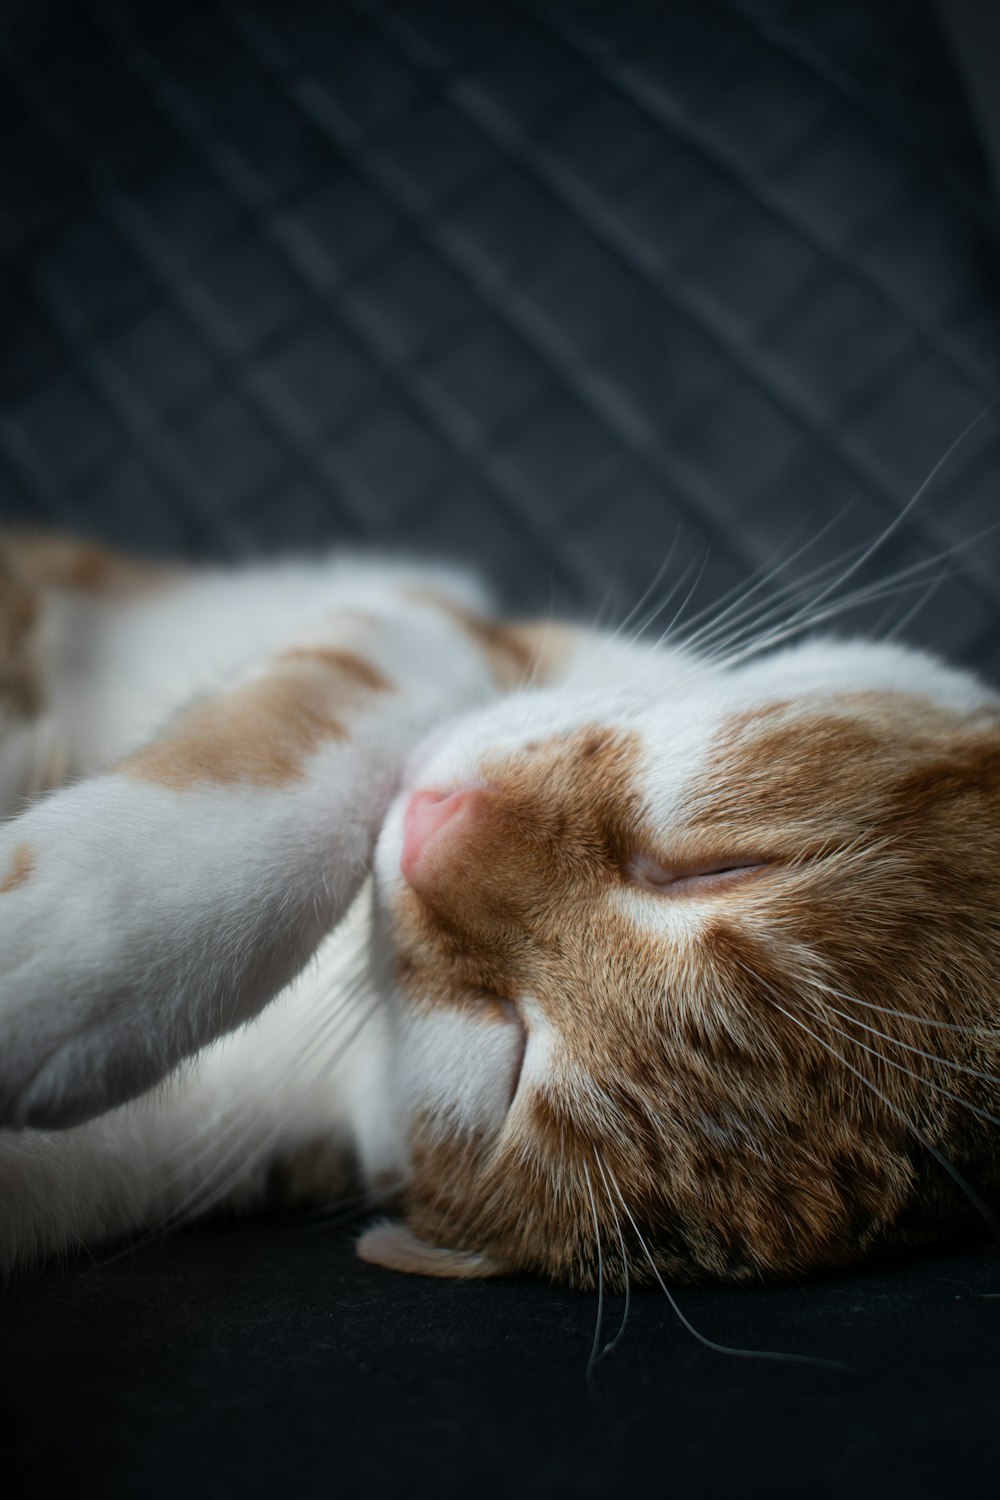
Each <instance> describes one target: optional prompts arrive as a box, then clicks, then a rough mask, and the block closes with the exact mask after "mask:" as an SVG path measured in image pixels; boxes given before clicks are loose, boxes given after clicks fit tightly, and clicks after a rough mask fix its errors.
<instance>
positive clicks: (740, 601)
mask: <svg viewBox="0 0 1000 1500" xmlns="http://www.w3.org/2000/svg"><path fill="white" fill-rule="evenodd" d="M852 503H853V502H849V503H848V505H846V506H844V507H843V509H842V510H841V511H839V512H838V513H837V515H835V516H834V517H833V519H832V520H830V521H828V522H827V523H826V525H825V526H822V527H820V529H819V531H817V532H816V533H815V534H814V535H813V536H811V537H810V539H809V540H808V541H807V542H804V543H803V544H802V546H800V547H798V548H796V550H795V551H794V552H792V553H791V554H790V555H789V556H788V557H786V558H783V559H782V560H781V561H780V562H779V563H777V564H775V566H774V567H772V568H769V569H768V570H767V571H766V572H761V570H760V569H758V570H757V572H759V573H760V577H756V578H755V577H754V575H751V578H750V580H749V581H748V583H747V584H742V583H741V584H738V585H736V586H735V587H734V588H732V589H729V590H728V591H727V592H726V593H725V594H723V595H722V598H721V600H717V601H715V603H713V604H711V605H706V606H705V607H704V608H703V609H700V610H698V612H697V613H696V614H695V615H694V616H693V617H692V619H691V620H690V621H689V622H688V624H687V625H686V626H685V629H684V632H683V633H682V634H681V635H680V636H679V637H678V640H677V642H676V644H678V645H680V646H683V647H684V648H685V649H687V650H696V651H697V650H700V649H701V648H702V645H703V643H704V642H705V641H711V640H712V639H714V638H715V637H717V636H718V635H725V633H726V632H728V631H731V630H733V629H734V628H735V625H736V624H737V623H738V624H739V625H740V626H741V628H742V627H743V626H744V625H745V622H747V621H748V620H752V619H754V618H755V617H756V615H757V614H758V613H759V612H760V611H763V610H768V609H772V608H774V607H775V606H776V604H777V603H778V599H776V598H775V597H774V594H769V595H767V596H766V597H765V598H764V599H758V600H756V602H751V601H753V600H754V598H755V596H756V595H757V594H759V593H760V592H761V591H762V590H764V589H766V588H767V587H768V585H770V584H773V583H774V580H775V579H777V578H779V577H780V576H781V574H782V573H784V572H786V571H787V569H788V568H790V567H792V566H793V565H794V564H795V563H796V562H798V560H799V558H801V557H804V556H806V554H807V553H808V552H810V551H811V550H812V548H813V547H815V546H817V545H818V543H819V542H820V541H822V539H823V537H824V536H826V534H827V533H828V532H829V531H831V530H832V529H833V528H834V527H835V526H837V525H838V524H839V523H840V522H841V521H842V520H843V518H844V516H846V515H847V513H848V512H849V510H850V508H851V504H852ZM861 545H862V546H863V545H864V544H861ZM860 550H861V546H859V545H855V546H854V547H849V548H847V549H846V550H845V551H844V552H842V553H840V555H839V556H837V557H834V558H831V559H829V560H827V561H826V562H824V563H820V564H819V565H818V566H816V567H815V568H811V569H810V570H809V571H808V572H807V573H804V574H802V575H801V576H800V577H797V578H792V579H789V580H788V581H787V582H786V583H781V584H778V585H777V588H776V590H775V593H776V594H777V595H778V596H779V598H780V597H781V596H785V601H786V604H787V601H788V599H789V598H796V597H798V596H800V595H804V594H807V593H808V592H809V590H810V588H811V587H812V585H813V584H814V583H817V582H819V581H820V580H821V579H823V578H824V577H826V576H828V575H829V574H830V573H832V572H834V571H835V570H836V569H838V568H840V567H842V566H843V565H845V564H846V563H849V562H850V561H851V560H852V559H853V558H854V557H855V556H856V555H857V553H858V552H859V551H860ZM734 595H735V597H733V596H734ZM727 600H731V602H730V603H728V604H726V601H727ZM720 603H721V604H724V605H725V608H723V609H719V608H718V605H719V604H720ZM701 619H705V620H706V624H705V625H703V626H701V627H700V628H699V629H697V630H692V628H691V627H692V626H694V625H696V624H697V622H698V621H699V620H701ZM727 621H728V623H727Z"/></svg>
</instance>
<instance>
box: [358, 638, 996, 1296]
mask: <svg viewBox="0 0 1000 1500" xmlns="http://www.w3.org/2000/svg"><path fill="white" fill-rule="evenodd" d="M588 653H589V654H588ZM376 877H377V888H378V906H379V911H380V916H379V921H380V923H381V924H382V926H383V928H384V937H385V939H386V943H385V946H386V949H387V951H388V952H389V953H390V954H391V963H392V966H393V973H392V987H393V998H392V1001H391V1005H390V1019H389V1036H390V1046H389V1062H388V1067H389V1073H390V1082H391V1097H392V1100H393V1110H394V1114H393V1117H392V1120H391V1122H390V1135H392V1138H393V1144H392V1148H391V1153H390V1154H392V1153H394V1159H393V1161H392V1162H388V1161H387V1163H386V1170H397V1171H399V1172H401V1173H402V1176H403V1178H404V1180H405V1183H406V1186H405V1188H404V1190H403V1193H402V1197H401V1204H400V1210H401V1215H402V1217H401V1219H400V1220H399V1221H397V1222H395V1223H392V1224H388V1225H383V1226H380V1227H378V1228H376V1229H374V1230H371V1231H369V1233H368V1234H367V1235H366V1236H365V1238H364V1239H363V1241H362V1246H361V1249H362V1254H364V1255H366V1256H367V1257H368V1258H370V1259H374V1260H376V1261H379V1262H381V1263H383V1264H388V1265H393V1266H396V1267H398V1268H401V1269H412V1270H417V1271H425V1272H430V1273H437V1274H444V1275H471V1276H477V1275H489V1274H494V1273H502V1272H506V1271H512V1272H529V1273H541V1274H544V1275H549V1276H554V1277H557V1278H559V1279H565V1280H570V1281H573V1282H577V1283H584V1284H588V1283H591V1282H593V1281H594V1279H595V1278H596V1273H597V1267H598V1261H599V1258H603V1264H604V1269H605V1273H606V1275H607V1276H608V1277H609V1279H610V1281H611V1282H612V1283H619V1284H620V1283H621V1282H622V1281H623V1280H624V1276H625V1263H626V1261H627V1264H628V1269H629V1271H630V1273H631V1275H632V1277H633V1278H639V1279H642V1278H643V1277H646V1278H648V1277H649V1276H650V1275H652V1274H653V1266H654V1263H655V1266H656V1268H657V1269H658V1270H659V1271H662V1272H664V1273H666V1274H669V1275H672V1276H681V1277H685V1278H693V1277H694V1278H697V1277H722V1278H728V1279H738V1280H744V1279H749V1278H754V1277H759V1276H765V1277H767V1276H775V1275H795V1274H801V1273H806V1272H809V1271H813V1270H817V1269H820V1268H823V1267H828V1266H834V1265H839V1264H845V1263H848V1262H851V1261H854V1260H857V1259H859V1258H860V1257H862V1256H863V1255H865V1254H866V1253H870V1252H872V1251H873V1250H875V1249H876V1248H879V1247H882V1246H885V1245H887V1244H890V1243H893V1242H899V1241H906V1240H909V1241H913V1242H916V1241H919V1240H920V1239H921V1238H927V1237H931V1236H933V1235H935V1234H939V1233H940V1232H941V1230H942V1228H943V1226H945V1225H946V1224H949V1223H952V1222H953V1221H954V1219H955V1217H956V1214H958V1215H960V1214H961V1211H962V1210H961V1209H960V1208H959V1205H960V1204H964V1203H965V1200H964V1199H963V1198H962V1196H961V1194H960V1192H959V1189H958V1187H957V1185H956V1178H955V1176H954V1175H950V1174H957V1176H959V1177H962V1178H965V1177H966V1176H970V1177H973V1178H975V1179H976V1180H977V1182H978V1183H979V1184H980V1186H982V1185H983V1184H984V1183H985V1184H986V1187H987V1190H989V1189H991V1188H995V1187H996V1185H997V1183H998V1181H1000V1149H998V1147H1000V1130H997V1128H996V1127H995V1126H994V1125H993V1124H992V1122H991V1121H990V1120H989V1119H987V1118H986V1116H987V1115H990V1114H994V1115H995V1114H997V1113H998V1112H1000V1086H998V1085H997V1084H996V1083H995V1082H992V1083H991V1082H990V1081H988V1079H987V1077H986V1076H985V1075H996V1074H997V1073H998V1072H1000V1032H998V1029H997V1028H998V1026H1000V1004H998V1000H997V994H998V985H1000V702H998V700H997V699H996V698H995V697H993V696H991V695H990V694H988V693H987V692H986V691H985V690H984V689H983V688H981V687H980V686H979V685H978V684H977V683H975V682H974V681H973V680H972V679H970V678H969V677H968V676H966V675H965V674H963V673H960V672H957V671H953V670H951V669H948V668H945V667H944V666H942V665H941V664H939V663H938V662H936V661H934V660H932V659H930V658H928V657H925V656H923V655H919V654H916V653H913V652H908V651H904V650H903V649H901V648H897V647H888V646H874V645H863V644H851V643H848V644H839V643H836V642H814V643H810V644H807V645H805V646H802V647H799V648H796V649H793V650H790V651H787V652H785V653H782V654H780V655H776V656H773V657H771V658H769V659H765V660H761V661H757V662H754V663H751V664H747V665H744V666H742V667H740V668H734V669H730V670H722V669H717V668H712V667H710V666H708V665H704V664H700V663H698V662H696V661H694V660H691V659H688V658H686V657H683V656H677V655H667V654H663V653H659V654H656V653H652V654H651V653H650V652H648V651H646V650H644V649H642V648H639V647H631V648H630V647H626V646H623V645H620V644H617V643H607V642H605V643H603V644H601V643H597V644H596V645H592V646H591V647H589V648H587V647H581V648H579V650H578V652H577V656H576V658H575V660H573V661H570V662H568V663H567V664H566V665H565V666H564V670H563V681H562V684H561V685H557V686H550V687H547V688H544V689H542V690H539V691H530V692H523V693H519V694H516V695H514V696H512V697H510V698H507V699H505V700H503V701H502V702H500V703H499V704H498V705H496V706H495V707H493V708H491V709H489V710H487V711H484V712H482V713H480V714H478V715H474V716H470V717H469V718H467V719H466V720H464V721H461V722H459V723H457V724H456V725H455V726H454V727H453V728H452V729H450V730H448V731H445V732H443V733H440V734H438V735H437V736H435V737H434V738H433V739H432V740H431V741H430V742H428V744H427V745H425V746H424V747H423V748H422V749H421V750H420V751H419V752H418V754H417V755H416V756H415V758H414V760H413V762H412V765H411V768H410V772H409V774H408V776H407V780H406V785H405V786H404V789H403V791H402V793H401V794H400V796H399V798H398V799H397V801H396V804H395V805H394V807H393V809H392V811H391V813H390V815H389V817H388V819H387V821H386V825H385V828H384V831H383V835H382V838H381V842H380V846H379V850H378V856H377V867H376Z"/></svg>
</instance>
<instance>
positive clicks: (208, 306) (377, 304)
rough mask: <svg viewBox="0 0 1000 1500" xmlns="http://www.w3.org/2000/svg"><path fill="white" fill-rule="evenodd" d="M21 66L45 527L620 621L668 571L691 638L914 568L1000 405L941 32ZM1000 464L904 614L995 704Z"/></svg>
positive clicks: (898, 7) (25, 14)
mask: <svg viewBox="0 0 1000 1500" xmlns="http://www.w3.org/2000/svg"><path fill="white" fill-rule="evenodd" d="M0 67H2V72H3V77H4V85H5V86H4V89H3V102H2V106H0V107H2V112H3V131H2V142H3V147H2V149H3V153H4V154H3V158H2V160H0V246H2V247H3V250H4V251H5V253H6V255H7V257H8V261H7V274H6V276H5V278H4V290H3V296H4V298H5V300H6V301H7V302H8V304H9V305H8V311H7V316H6V318H5V319H4V325H5V327H6V328H7V330H8V331H7V335H6V337H5V338H4V340H3V345H2V348H0V502H2V505H3V510H4V511H5V512H12V511H13V512H18V513H21V514H24V515H27V516H30V517H38V518H40V519H44V520H46V521H48V520H52V521H56V522H59V523H61V524H67V525H72V526H77V527H81V526H82V527H86V528H89V529H92V530H96V531H99V532H101V533H104V534H108V535H111V536H113V537H115V538H117V539H119V540H120V541H122V542H125V543H132V544H137V545H141V546H146V547H160V548H171V549H181V550H186V551H196V552H210V553H223V554H229V555H233V554H236V555H239V554H242V553H244V552H246V551H248V550H259V549H268V550H270V549H273V548H274V547H276V546H280V547H283V548H301V547H314V546H316V545H320V544H328V543H331V542H337V541H351V542H356V541H358V540H361V541H364V542H372V543H375V544H377V545H383V546H384V545H386V544H390V545H393V546H406V547H411V548H412V547H416V548H419V549H424V550H430V551H433V552H441V551H446V552H450V553H453V554H457V555H460V556H466V557H469V558H472V559H473V560H475V561H477V562H478V563H479V564H480V565H481V566H483V567H484V568H485V569H486V570H487V571H488V572H489V573H490V574H491V575H492V576H493V577H494V578H495V579H496V581H497V583H498V584H499V585H500V587H501V588H502V589H503V590H504V591H505V592H506V594H507V595H508V596H510V597H511V598H512V599H513V600H514V601H515V602H518V603H534V604H536V605H537V604H543V605H546V606H547V605H548V604H549V602H550V600H552V601H554V602H556V603H557V604H559V605H561V606H566V607H575V608H577V609H579V610H581V611H583V612H593V611H596V610H597V609H598V608H599V607H602V606H603V607H604V608H605V609H606V610H607V611H609V612H610V613H611V614H612V615H613V614H616V613H621V612H622V611H623V610H624V609H625V608H626V607H627V606H628V605H629V604H630V603H631V602H632V601H633V600H634V598H635V597H636V596H637V595H638V594H639V593H640V592H641V591H642V589H643V588H645V587H646V586H647V585H648V584H650V583H651V581H652V580H653V578H654V577H655V575H656V573H657V570H658V569H659V567H660V565H661V564H662V563H664V561H665V559H666V558H667V556H668V554H669V555H670V561H669V565H668V566H667V568H666V573H665V586H666V587H669V586H670V585H671V584H677V585H678V589H679V592H678V595H677V602H678V604H680V603H681V602H683V601H684V599H685V598H686V597H687V595H688V594H689V592H690V599H689V600H688V602H687V605H686V614H685V615H684V618H688V617H689V616H690V615H691V614H694V613H696V612H697V610H698V609H699V608H700V607H703V606H704V605H706V604H710V603H711V601H712V600H714V599H717V598H718V597H719V596H720V595H721V594H722V593H724V592H725V591H726V590H727V589H730V588H732V587H734V586H736V585H738V584H740V583H741V582H744V581H745V580H746V579H747V578H748V577H750V576H755V575H756V574H757V572H758V570H761V569H765V570H766V569H768V568H769V567H773V566H774V565H775V564H776V563H777V562H778V561H779V560H780V559H781V558H782V557H783V556H787V555H788V554H789V553H791V552H794V551H796V550H797V549H798V548H799V547H802V546H803V545H804V544H805V543H807V542H808V541H809V539H810V538H811V537H815V536H816V534H817V533H818V532H819V531H820V530H821V529H822V528H823V527H826V526H827V525H828V524H830V523H831V522H833V520H834V517H836V516H838V515H839V514H840V513H841V511H842V510H843V509H844V508H845V507H846V508H847V510H846V514H844V515H842V516H841V518H840V520H839V521H837V522H836V523H835V524H833V526H832V529H831V530H830V531H828V532H826V533H824V535H823V536H822V537H820V539H819V541H817V542H816V543H815V545H814V546H813V548H812V549H810V550H809V551H807V552H806V553H805V555H804V556H803V557H802V558H801V559H799V560H798V561H797V562H794V563H792V564H791V565H790V567H789V569H788V571H787V573H786V574H784V575H782V577H783V578H786V579H788V580H793V579H794V578H796V577H797V576H800V575H801V574H803V573H805V572H808V571H809V570H810V569H812V568H813V567H815V566H817V565H818V564H819V563H822V562H824V561H826V560H828V559H829V558H830V557H832V556H834V555H836V554H838V553H839V552H841V551H845V550H847V549H848V548H850V547H851V546H853V545H856V544H858V543H860V542H862V541H863V540H865V539H871V538H872V537H874V536H875V535H876V534H878V533H879V532H880V531H881V530H882V529H883V528H885V527H886V526H887V525H888V524H889V523H890V522H891V521H892V519H893V517H894V516H896V515H898V513H899V510H900V508H901V506H902V505H903V504H904V503H905V502H906V501H907V500H908V499H909V498H910V497H911V496H912V495H913V494H914V492H915V490H916V489H917V487H918V486H919V485H920V484H921V482H922V481H923V480H924V479H926V478H927V476H928V474H929V473H930V471H931V470H932V468H933V466H934V465H935V464H936V463H937V461H938V460H939V459H941V457H942V456H943V454H944V453H945V451H946V450H947V449H948V447H949V445H950V444H951V443H952V442H953V441H954V440H955V439H956V438H957V437H958V436H959V435H960V434H961V433H962V431H963V430H964V429H965V428H966V427H967V425H968V424H969V423H970V422H972V421H973V420H974V419H975V418H976V417H977V416H979V415H980V414H981V413H982V412H983V411H984V409H985V408H986V407H987V406H988V404H989V402H990V401H991V400H993V398H994V397H995V395H996V394H997V390H998V372H1000V302H998V296H997V291H996V284H995V272H994V267H995V257H996V222H995V215H994V209H993V205H992V203H991V202H990V200H989V196H988V188H987V183H986V178H985V174H984V172H983V169H982V166H981V162H980V159H979V155H978V152H977V149H976V146H975V143H974V140H973V138H972V133H971V128H970V126H969V123H968V120H967V117H966V112H965V108H964V104H963V102H962V99H961V97H960V94H959V91H958V86H957V84H956V80H955V77H954V76H953V73H952V71H951V69H950V67H949V65H948V63H947V60H946V58H945V57H944V56H943V52H942V40H941V38H940V36H939V35H938V34H937V33H936V31H935V27H934V23H933V20H932V19H931V17H930V16H929V15H928V14H927V13H926V12H925V10H924V9H923V7H921V6H919V5H916V6H915V5H913V4H903V3H900V4H879V5H875V6H865V5H861V4H855V5H851V4H846V5H845V4H843V3H837V0H823V3H819V4H817V3H812V0H810V3H801V0H708V3H704V0H700V3H671V4H669V5H654V4H646V3H642V0H625V3H621V4H607V3H600V0H591V3H574V4H569V5H567V4H565V3H562V0H552V3H548V4H528V3H522V4H516V3H507V4H503V3H493V0H477V3H476V4H475V5H470V4H464V3H462V0H419V3H416V4H412V3H410V4H407V3H399V4H377V3H357V4H354V5H334V6H331V5H330V4H320V3H307V0H289V3H288V4H286V5H283V6H281V7H277V6H274V5H272V4H269V3H267V0H260V3H257V4H252V3H232V4H220V5H217V6H207V7H206V6H201V5H192V4H183V3H177V0H142V3H139V4H124V3H120V0H119V3H115V0H100V3H97V0H94V3H90V0H83V3H76V4H70V3H66V0H32V3H30V4H22V5H19V6H18V5H15V6H13V7H8V9H7V15H6V18H5V20H3V21H0ZM998 431H1000V415H996V416H990V415H987V417H985V418H984V419H983V421H982V422H981V424H980V426H979V428H977V429H976V431H975V432H974V433H973V434H972V436H971V437H970V438H969V439H968V440H967V441H966V443H965V444H963V445H962V446H961V447H960V449H959V451H958V453H957V454H956V455H955V457H954V459H953V461H952V462H950V463H949V464H948V466H947V467H946V470H945V472H944V473H943V474H941V475H940V476H939V478H938V479H937V480H936V481H935V483H934V484H932V486H931V487H930V492H929V493H928V494H927V496H926V497H925V502H924V503H923V504H922V505H921V506H920V508H919V511H918V513H917V514H916V515H914V516H913V517H912V518H911V519H910V520H909V522H908V523H907V525H906V526H905V527H903V528H901V529H900V531H899V532H898V533H897V534H896V535H894V536H893V538H892V539H891V540H890V541H889V542H888V543H887V544H886V546H885V548H884V550H883V551H882V552H881V553H880V554H879V556H878V559H877V563H876V566H875V567H874V568H873V569H872V570H871V573H870V575H868V576H870V577H871V578H872V579H875V578H883V579H884V578H886V577H888V576H890V575H892V574H894V573H895V572H896V571H898V570H900V569H904V568H908V567H910V566H911V565H913V564H918V563H926V562H927V560H928V559H931V558H935V557H942V562H941V564H940V565H937V566H932V567H931V568H930V570H929V572H928V573H927V574H921V575H919V576H920V577H922V578H923V581H924V583H930V582H931V581H932V580H934V579H936V580H937V582H938V589H937V592H936V595H935V596H934V599H933V601H932V603H931V605H930V606H929V607H928V609H927V610H926V612H925V613H924V614H923V616H922V618H921V619H920V620H918V621H917V622H916V627H915V628H916V630H917V633H922V634H923V636H924V637H925V638H928V639H931V640H933V641H934V642H935V643H936V644H938V645H939V646H941V647H942V648H944V649H946V650H948V651H950V652H952V653H955V654H959V655H963V656H965V657H967V658H968V659H970V660H973V661H976V662H981V663H983V664H985V665H987V666H991V667H994V668H996V667H998V666H1000V655H998V650H1000V647H998V646H997V633H996V630H995V621H996V607H997V602H998V592H997V591H998V583H997V569H996V562H997V558H998V556H1000V547H998V545H997V543H996V540H995V539H993V540H992V541H990V542H989V543H988V544H983V543H980V542H979V541H977V540H976V538H977V537H978V535H979V533H980V532H981V530H982V529H983V527H984V526H986V525H988V524H989V523H991V522H993V521H994V520H995V519H997V517H998V514H1000V510H998V507H997V505H996V501H995V499H994V484H995V480H996V475H997V466H996V457H997V452H996V450H997V433H998ZM671 548H672V549H673V551H672V553H671ZM956 549H957V550H956ZM945 559H947V561H946V560H945ZM949 571H952V572H957V573H959V574H960V576H958V577H954V578H949V577H948V576H944V577H942V574H946V575H947V574H948V573H949ZM685 577H686V579H687V582H686V583H685V584H684V585H683V586H680V584H679V580H681V579H683V578H685ZM696 578H697V582H696V583H695V579H696ZM692 585H694V586H693V589H692ZM918 598H919V595H918V594H917V593H910V594H908V595H907V596H906V597H904V598H902V599H900V600H898V601H897V604H898V611H899V613H898V614H897V615H893V616H892V617H891V620H890V623H895V621H896V620H897V619H898V618H899V615H900V614H903V613H906V611H907V610H909V609H910V608H911V607H915V606H916V605H917V603H918ZM881 615H882V610H881V609H879V610H876V611H869V613H868V614H867V615H865V616H864V617H863V618H864V622H866V623H875V624H878V623H881Z"/></svg>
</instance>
